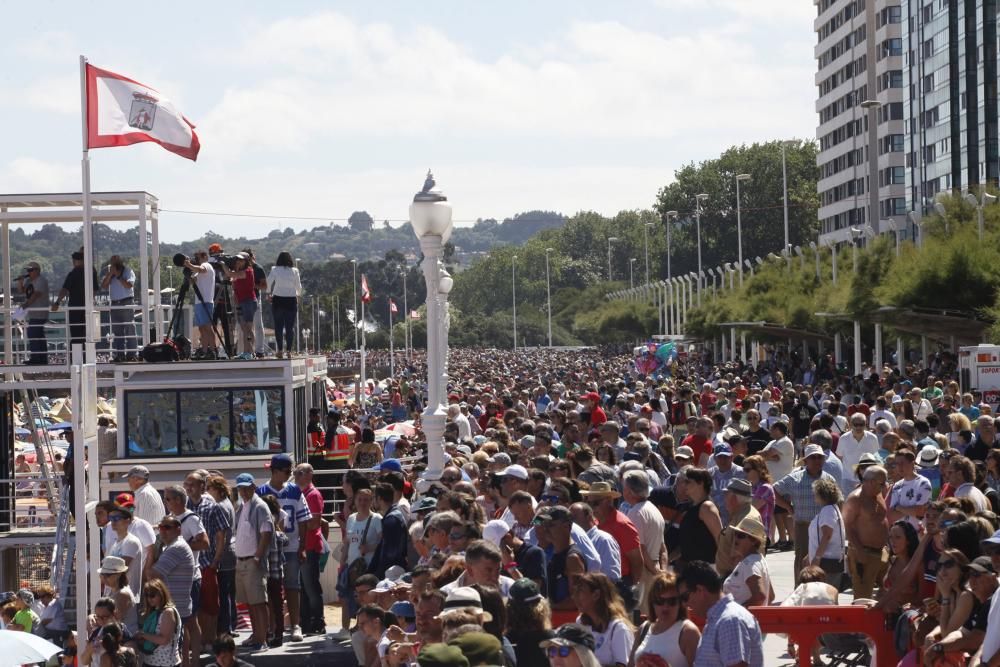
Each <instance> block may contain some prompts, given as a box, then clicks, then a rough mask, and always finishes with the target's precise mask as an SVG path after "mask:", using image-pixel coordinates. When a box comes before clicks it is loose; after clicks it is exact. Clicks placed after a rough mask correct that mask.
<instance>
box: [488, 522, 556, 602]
mask: <svg viewBox="0 0 1000 667" xmlns="http://www.w3.org/2000/svg"><path fill="white" fill-rule="evenodd" d="M483 540H485V541H487V542H491V543H493V544H495V545H497V546H498V547H499V548H500V555H501V557H502V563H503V570H504V571H505V572H506V573H507V574H508V575H509V576H510V578H511V579H513V580H515V581H516V580H518V579H520V578H522V577H527V578H528V579H531V580H532V581H534V582H535V584H536V585H537V586H538V588H539V589H540V590H541V591H542V593H543V594H544V593H545V591H546V590H547V588H548V578H547V577H546V573H545V552H544V551H542V550H541V549H540V548H539V547H537V546H535V545H534V544H529V543H528V542H525V541H524V540H522V539H521V538H520V537H518V536H517V535H515V534H514V531H512V530H511V529H510V526H508V525H507V524H506V523H504V522H503V521H501V520H500V519H493V520H492V521H490V522H489V523H487V524H486V526H485V527H484V528H483Z"/></svg>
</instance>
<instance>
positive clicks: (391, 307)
mask: <svg viewBox="0 0 1000 667" xmlns="http://www.w3.org/2000/svg"><path fill="white" fill-rule="evenodd" d="M389 312H390V313H392V314H393V315H395V314H396V313H398V312H399V309H398V308H396V302H395V301H393V300H392V299H389Z"/></svg>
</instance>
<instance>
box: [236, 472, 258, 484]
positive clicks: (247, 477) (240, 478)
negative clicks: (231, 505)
mask: <svg viewBox="0 0 1000 667" xmlns="http://www.w3.org/2000/svg"><path fill="white" fill-rule="evenodd" d="M236 486H237V487H240V486H254V481H253V475H251V474H250V473H248V472H241V473H240V474H239V475H237V476H236Z"/></svg>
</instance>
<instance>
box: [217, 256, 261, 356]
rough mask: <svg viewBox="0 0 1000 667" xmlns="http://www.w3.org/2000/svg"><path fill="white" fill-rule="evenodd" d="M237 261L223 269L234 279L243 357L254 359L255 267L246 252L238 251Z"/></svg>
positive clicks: (224, 266) (228, 276)
mask: <svg viewBox="0 0 1000 667" xmlns="http://www.w3.org/2000/svg"><path fill="white" fill-rule="evenodd" d="M235 257H236V262H235V263H234V267H233V269H232V270H230V268H229V266H228V265H227V264H223V265H222V266H223V271H225V274H226V277H227V278H229V279H230V280H232V281H233V297H234V298H235V299H236V312H237V313H238V320H239V323H240V331H241V332H242V340H243V353H242V354H241V355H240V357H241V358H243V359H253V355H254V330H253V321H254V316H255V315H256V313H257V291H256V287H257V283H256V281H255V279H254V273H253V267H251V266H250V258H249V257H248V256H247V254H246V253H245V252H238V253H236V255H235Z"/></svg>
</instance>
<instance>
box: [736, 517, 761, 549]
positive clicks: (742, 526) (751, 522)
mask: <svg viewBox="0 0 1000 667" xmlns="http://www.w3.org/2000/svg"><path fill="white" fill-rule="evenodd" d="M733 529H734V530H736V531H738V532H740V533H744V534H746V535H749V536H750V537H752V538H754V539H755V540H757V542H758V543H759V544H764V543H765V542H767V531H766V530H765V529H764V524H762V523H761V522H760V521H758V520H757V519H754V518H753V517H749V516H748V517H744V518H743V520H742V521H740V522H739V523H738V524H736V525H735V526H734V527H733Z"/></svg>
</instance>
